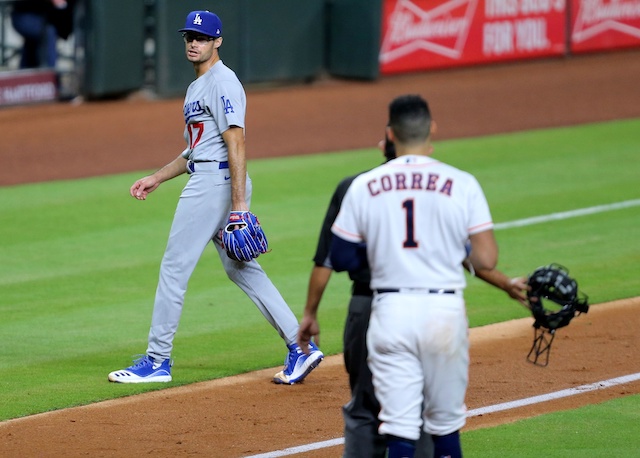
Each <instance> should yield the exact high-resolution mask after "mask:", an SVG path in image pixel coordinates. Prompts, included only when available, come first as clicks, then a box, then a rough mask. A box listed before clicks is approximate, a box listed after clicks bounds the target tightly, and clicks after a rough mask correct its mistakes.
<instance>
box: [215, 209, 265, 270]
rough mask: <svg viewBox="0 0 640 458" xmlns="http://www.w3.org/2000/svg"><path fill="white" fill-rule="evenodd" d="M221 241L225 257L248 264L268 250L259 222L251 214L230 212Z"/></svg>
mask: <svg viewBox="0 0 640 458" xmlns="http://www.w3.org/2000/svg"><path fill="white" fill-rule="evenodd" d="M221 239H222V246H223V247H224V249H225V250H226V252H227V256H229V257H230V258H231V259H233V260H234V261H243V262H249V261H251V260H252V259H254V258H257V257H258V256H260V255H261V254H263V253H266V252H267V251H268V250H269V243H268V242H267V237H266V236H265V235H264V231H263V230H262V226H260V221H258V217H257V216H256V215H254V214H253V213H251V212H240V211H232V212H231V213H230V214H229V221H228V222H227V225H226V226H225V227H224V229H223V230H222V237H221Z"/></svg>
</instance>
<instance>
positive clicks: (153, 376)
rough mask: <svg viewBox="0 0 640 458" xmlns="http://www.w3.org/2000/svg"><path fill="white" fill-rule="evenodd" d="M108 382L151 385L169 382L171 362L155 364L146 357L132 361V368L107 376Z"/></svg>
mask: <svg viewBox="0 0 640 458" xmlns="http://www.w3.org/2000/svg"><path fill="white" fill-rule="evenodd" d="M109 381H110V382H116V383H151V382H170V381H171V360H169V359H165V360H164V361H162V362H161V363H158V362H156V361H155V360H154V359H153V358H152V357H150V356H148V355H144V356H141V357H140V358H138V359H136V360H134V361H133V366H129V367H127V368H126V369H121V370H119V371H113V372H111V373H110V374H109Z"/></svg>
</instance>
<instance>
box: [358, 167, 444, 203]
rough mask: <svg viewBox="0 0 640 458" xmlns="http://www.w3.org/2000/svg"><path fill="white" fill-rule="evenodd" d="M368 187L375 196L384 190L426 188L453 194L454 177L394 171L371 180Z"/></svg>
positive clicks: (426, 189) (425, 189)
mask: <svg viewBox="0 0 640 458" xmlns="http://www.w3.org/2000/svg"><path fill="white" fill-rule="evenodd" d="M440 183H442V184H440ZM367 188H368V189H369V193H370V194H371V195H372V196H373V197H375V196H377V195H379V194H381V193H383V192H389V191H406V190H424V191H431V192H439V193H440V194H445V195H447V196H451V190H452V188H453V179H452V178H446V179H440V175H438V174H437V173H429V174H427V175H426V176H425V174H423V173H421V172H411V173H410V174H408V173H394V174H385V175H382V176H380V177H379V178H373V179H371V180H369V181H368V182H367Z"/></svg>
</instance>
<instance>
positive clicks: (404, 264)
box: [330, 95, 498, 458]
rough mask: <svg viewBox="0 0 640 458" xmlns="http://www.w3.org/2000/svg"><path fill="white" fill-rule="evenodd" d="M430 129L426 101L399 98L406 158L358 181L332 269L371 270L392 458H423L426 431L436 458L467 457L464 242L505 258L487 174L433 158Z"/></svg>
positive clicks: (376, 351)
mask: <svg viewBox="0 0 640 458" xmlns="http://www.w3.org/2000/svg"><path fill="white" fill-rule="evenodd" d="M431 128H432V124H431V114H430V111H429V107H428V105H427V102H426V101H425V100H424V99H422V98H421V97H420V96H416V95H408V96H402V97H398V98H396V99H395V100H393V102H392V103H391V104H390V106H389V127H388V128H387V134H388V136H389V139H390V140H391V141H393V142H394V143H395V145H396V153H397V155H398V157H397V158H396V159H394V160H392V161H389V162H387V163H386V164H384V165H381V166H379V167H377V168H375V169H373V170H371V171H369V172H366V173H364V174H362V175H360V176H358V177H357V178H355V179H354V181H353V183H352V184H351V186H350V187H349V190H348V191H347V193H346V195H345V197H344V200H343V202H342V205H341V207H340V212H339V214H338V216H337V217H336V220H335V223H334V224H333V227H332V232H333V234H334V235H335V237H334V238H333V240H332V246H331V255H330V259H331V262H332V265H333V268H334V269H335V270H336V271H342V270H347V271H353V270H355V269H357V268H358V267H359V266H361V265H363V264H364V263H366V262H368V264H369V267H370V269H371V284H370V286H371V289H372V290H373V292H374V297H373V301H372V310H371V318H370V323H369V329H368V332H367V349H368V352H369V367H370V369H371V373H372V376H373V385H374V387H375V393H376V397H377V398H378V401H379V402H380V407H381V410H380V414H379V416H378V418H379V420H380V421H381V423H380V427H379V432H380V433H381V434H384V435H385V436H386V440H387V448H388V456H389V458H400V457H403V458H404V457H409V458H412V457H414V455H415V443H416V441H417V439H418V438H419V437H420V429H421V428H422V429H423V430H424V431H425V432H427V433H429V434H430V435H431V436H432V438H433V443H434V455H435V456H436V457H438V458H439V457H451V458H456V457H461V456H462V450H461V446H460V438H459V430H460V428H462V426H463V425H464V424H465V421H466V409H465V405H464V398H465V394H466V389H467V383H468V370H469V351H468V350H469V341H468V324H467V317H466V310H465V303H464V298H463V289H464V288H465V286H466V279H465V275H464V269H463V267H462V263H463V261H464V260H465V259H466V258H467V250H466V248H465V244H466V242H467V240H469V241H470V244H471V252H470V254H469V256H468V258H469V261H470V262H471V265H472V266H473V267H474V268H476V269H488V270H492V269H494V268H495V267H496V264H497V258H498V248H497V244H496V241H495V237H494V235H493V223H492V220H491V214H490V211H489V206H488V204H487V201H486V198H485V196H484V193H483V192H482V189H481V187H480V185H479V183H478V181H477V180H476V179H475V178H474V177H473V176H472V175H471V174H469V173H467V172H464V171H461V170H459V169H457V168H454V167H452V166H449V165H447V164H444V163H442V162H439V161H437V160H435V159H432V158H431V157H430V155H431V154H432V151H433V148H432V145H431V140H430V138H431V137H430V134H431ZM365 244H366V245H365Z"/></svg>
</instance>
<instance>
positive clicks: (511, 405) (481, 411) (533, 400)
mask: <svg viewBox="0 0 640 458" xmlns="http://www.w3.org/2000/svg"><path fill="white" fill-rule="evenodd" d="M638 380H640V372H639V373H636V374H630V375H624V376H622V377H616V378H612V379H609V380H602V381H600V382H595V383H589V384H587V385H580V386H577V387H575V388H568V389H566V390H560V391H555V392H553V393H548V394H541V395H540V396H532V397H530V398H524V399H519V400H516V401H510V402H503V403H502V404H495V405H492V406H487V407H481V408H478V409H472V410H469V411H468V412H467V417H477V416H479V415H486V414H490V413H495V412H501V411H503V410H510V409H517V408H519V407H524V406H528V405H532V404H540V403H542V402H547V401H553V400H555V399H561V398H566V397H569V396H574V395H576V394H582V393H588V392H589V391H596V390H603V389H605V388H610V387H612V386H616V385H623V384H625V383H631V382H635V381H638ZM342 444H344V437H340V438H338V439H331V440H328V441H322V442H315V443H313V444H307V445H300V446H298V447H291V448H287V449H284V450H276V451H273V452H267V453H261V454H260V455H250V456H247V457H245V458H279V457H282V456H290V455H296V454H298V453H304V452H309V451H312V450H318V449H321V448H327V447H335V446H337V445H342Z"/></svg>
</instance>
